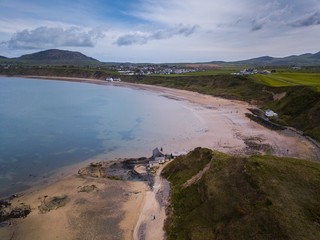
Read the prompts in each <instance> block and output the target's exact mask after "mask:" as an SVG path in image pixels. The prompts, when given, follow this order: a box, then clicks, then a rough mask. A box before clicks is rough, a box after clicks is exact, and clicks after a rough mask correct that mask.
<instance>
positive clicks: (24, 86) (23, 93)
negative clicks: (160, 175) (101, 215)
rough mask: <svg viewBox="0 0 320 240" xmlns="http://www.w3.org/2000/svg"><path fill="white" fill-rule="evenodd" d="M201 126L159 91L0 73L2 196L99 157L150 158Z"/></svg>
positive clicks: (186, 111)
mask: <svg viewBox="0 0 320 240" xmlns="http://www.w3.org/2000/svg"><path fill="white" fill-rule="evenodd" d="M201 128H202V126H201V123H200V122H199V120H198V119H197V117H196V116H194V115H193V114H192V112H191V111H190V110H189V109H188V108H186V107H185V105H184V104H183V103H181V102H179V101H175V100H172V99H167V98H165V97H162V96H160V95H159V94H156V93H151V92H148V91H143V90H136V89H131V88H127V87H117V86H113V85H108V86H101V85H93V84H86V83H74V82H63V81H53V80H50V81H39V80H35V79H23V78H6V77H0V129H1V132H0V196H3V195H8V194H12V193H15V192H17V191H21V190H25V189H27V188H28V187H30V186H31V185H32V182H34V181H35V180H39V179H44V178H47V177H48V176H50V175H51V174H52V173H53V172H55V171H56V170H58V169H59V168H61V167H64V166H68V165H72V164H75V163H79V162H82V161H85V160H88V159H91V158H94V157H95V156H97V155H100V156H101V155H103V156H104V157H105V158H111V157H115V156H119V157H123V156H128V157H131V156H134V157H136V156H141V154H143V156H149V155H151V151H152V149H153V148H154V147H157V146H159V147H160V146H162V145H163V144H164V143H165V141H166V139H173V138H175V139H177V141H178V140H179V139H181V138H186V137H187V136H188V134H190V132H194V131H197V129H201ZM164 150H165V149H164Z"/></svg>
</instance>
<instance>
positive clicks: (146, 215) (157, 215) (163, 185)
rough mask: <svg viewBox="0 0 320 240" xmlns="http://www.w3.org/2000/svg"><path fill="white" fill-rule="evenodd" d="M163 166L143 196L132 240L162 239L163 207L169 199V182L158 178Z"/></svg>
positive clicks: (164, 214)
mask: <svg viewBox="0 0 320 240" xmlns="http://www.w3.org/2000/svg"><path fill="white" fill-rule="evenodd" d="M164 166H165V165H162V166H161V167H160V168H159V169H158V170H157V173H156V176H155V179H154V186H153V188H152V189H149V191H147V193H146V195H145V199H144V203H143V207H142V209H141V212H140V216H139V219H138V222H137V224H136V227H135V229H134V233H133V239H134V240H143V239H164V236H165V233H164V230H163V225H164V220H165V218H166V213H165V207H166V204H167V201H168V197H169V189H170V187H169V182H168V181H167V180H165V179H163V178H162V177H161V176H160V173H161V171H162V169H163V167H164Z"/></svg>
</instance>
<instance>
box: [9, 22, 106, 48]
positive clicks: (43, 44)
mask: <svg viewBox="0 0 320 240" xmlns="http://www.w3.org/2000/svg"><path fill="white" fill-rule="evenodd" d="M102 37H104V34H103V32H101V31H97V30H96V29H93V30H90V31H88V32H86V31H83V30H82V29H80V28H78V27H70V28H67V29H63V28H59V27H57V28H49V27H39V28H36V29H33V30H28V29H25V30H23V31H20V32H16V33H15V34H14V35H13V36H12V37H11V39H10V40H9V41H7V42H5V44H7V46H8V47H9V48H10V49H43V48H52V47H93V46H94V45H95V42H96V40H97V39H98V38H102Z"/></svg>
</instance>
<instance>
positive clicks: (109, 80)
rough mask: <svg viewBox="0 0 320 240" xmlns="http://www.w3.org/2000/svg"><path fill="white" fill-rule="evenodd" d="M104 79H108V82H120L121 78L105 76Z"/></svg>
mask: <svg viewBox="0 0 320 240" xmlns="http://www.w3.org/2000/svg"><path fill="white" fill-rule="evenodd" d="M106 81H108V82H120V81H121V79H120V78H112V77H107V78H106Z"/></svg>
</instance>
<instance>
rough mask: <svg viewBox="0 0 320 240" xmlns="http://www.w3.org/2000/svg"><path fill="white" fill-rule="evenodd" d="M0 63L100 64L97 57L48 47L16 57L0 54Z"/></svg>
mask: <svg viewBox="0 0 320 240" xmlns="http://www.w3.org/2000/svg"><path fill="white" fill-rule="evenodd" d="M0 61H1V63H7V64H26V65H76V66H79V65H82V66H84V65H90V66H93V65H100V64H101V62H100V61H98V60H97V59H94V58H91V57H88V56H86V55H84V54H82V53H80V52H73V51H67V50H59V49H49V50H45V51H41V52H36V53H31V54H26V55H22V56H21V57H17V58H6V57H3V56H0Z"/></svg>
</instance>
